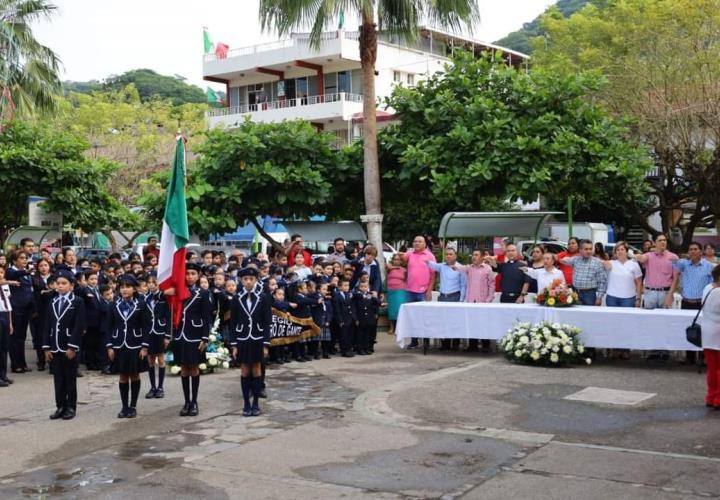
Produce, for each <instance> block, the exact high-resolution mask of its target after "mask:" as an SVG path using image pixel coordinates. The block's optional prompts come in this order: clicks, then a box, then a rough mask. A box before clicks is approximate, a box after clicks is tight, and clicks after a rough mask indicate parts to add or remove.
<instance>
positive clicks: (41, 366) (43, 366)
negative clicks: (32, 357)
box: [37, 364, 45, 372]
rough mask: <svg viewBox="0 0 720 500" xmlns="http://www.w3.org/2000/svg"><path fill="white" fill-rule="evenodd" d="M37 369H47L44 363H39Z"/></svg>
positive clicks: (42, 370) (41, 370) (40, 370)
mask: <svg viewBox="0 0 720 500" xmlns="http://www.w3.org/2000/svg"><path fill="white" fill-rule="evenodd" d="M37 369H38V371H39V372H44V371H45V365H44V364H38V365H37Z"/></svg>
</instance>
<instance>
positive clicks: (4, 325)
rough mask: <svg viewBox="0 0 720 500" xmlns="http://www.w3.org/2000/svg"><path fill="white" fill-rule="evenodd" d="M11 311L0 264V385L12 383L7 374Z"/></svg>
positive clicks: (3, 272)
mask: <svg viewBox="0 0 720 500" xmlns="http://www.w3.org/2000/svg"><path fill="white" fill-rule="evenodd" d="M11 313H12V305H10V286H9V285H8V282H7V281H6V280H5V268H4V267H1V266H0V387H7V386H9V385H10V384H12V383H13V381H12V380H11V379H9V378H8V376H7V368H8V366H7V362H8V350H9V347H10V336H11V335H12V333H13V329H12V328H13V327H12V318H11V317H10V315H11Z"/></svg>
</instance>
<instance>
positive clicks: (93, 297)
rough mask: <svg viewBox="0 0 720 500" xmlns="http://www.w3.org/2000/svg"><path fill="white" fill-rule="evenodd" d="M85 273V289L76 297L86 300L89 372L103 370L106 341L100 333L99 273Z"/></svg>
mask: <svg viewBox="0 0 720 500" xmlns="http://www.w3.org/2000/svg"><path fill="white" fill-rule="evenodd" d="M83 273H84V275H85V287H83V288H82V289H81V290H76V295H81V296H82V298H83V299H84V300H85V328H86V329H85V338H84V343H85V366H86V367H87V369H88V370H101V369H102V364H101V362H100V359H101V358H100V349H101V348H102V346H103V341H104V340H105V339H104V337H102V336H101V335H102V334H101V332H100V320H101V315H102V311H101V308H102V304H101V303H100V301H101V300H102V296H101V295H100V290H99V289H98V273H97V271H94V270H92V269H87V270H85V271H83Z"/></svg>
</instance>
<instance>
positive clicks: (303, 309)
mask: <svg viewBox="0 0 720 500" xmlns="http://www.w3.org/2000/svg"><path fill="white" fill-rule="evenodd" d="M298 255H300V254H298ZM290 300H291V301H292V302H294V303H295V304H297V308H295V311H294V312H293V316H295V317H296V318H312V309H311V308H312V306H314V305H316V304H318V299H312V298H310V297H309V296H308V283H307V282H305V281H300V282H298V283H297V284H296V285H295V287H294V293H293V294H292V295H291V297H290ZM308 343H309V342H308V341H306V340H301V341H300V342H295V343H294V344H292V348H293V357H294V359H295V361H297V362H299V363H305V362H307V361H312V358H311V357H310V356H308V354H307V347H308ZM310 347H311V348H312V345H311V346H310ZM310 353H312V349H311V350H310Z"/></svg>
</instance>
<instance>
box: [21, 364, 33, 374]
mask: <svg viewBox="0 0 720 500" xmlns="http://www.w3.org/2000/svg"><path fill="white" fill-rule="evenodd" d="M22 371H23V373H30V372H31V371H32V368H30V367H29V366H26V367H25V368H23V369H22Z"/></svg>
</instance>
